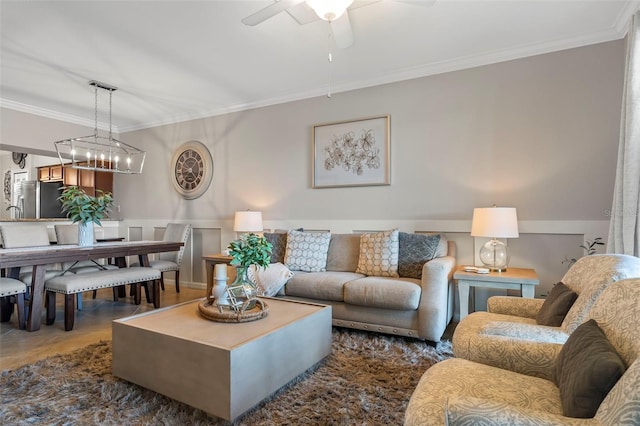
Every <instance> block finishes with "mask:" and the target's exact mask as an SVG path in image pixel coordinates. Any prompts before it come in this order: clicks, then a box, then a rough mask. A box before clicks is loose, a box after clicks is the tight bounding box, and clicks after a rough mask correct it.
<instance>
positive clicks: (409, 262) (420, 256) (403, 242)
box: [398, 232, 440, 279]
mask: <svg viewBox="0 0 640 426" xmlns="http://www.w3.org/2000/svg"><path fill="white" fill-rule="evenodd" d="M398 240H399V244H398V245H399V249H398V253H399V254H398V274H399V275H400V276H401V277H407V278H417V279H421V278H422V266H423V265H424V264H425V263H426V262H428V261H430V260H431V259H433V258H434V257H435V256H436V252H437V250H438V244H439V243H440V235H437V234H436V235H421V234H407V233H406V232H400V233H399V238H398Z"/></svg>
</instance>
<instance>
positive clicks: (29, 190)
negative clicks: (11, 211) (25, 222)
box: [18, 180, 65, 219]
mask: <svg viewBox="0 0 640 426" xmlns="http://www.w3.org/2000/svg"><path fill="white" fill-rule="evenodd" d="M63 185H64V184H63V183H62V182H38V181H35V180H29V181H25V182H22V190H21V195H20V202H19V204H18V205H19V206H20V208H21V209H22V211H23V212H24V217H25V218H38V219H40V218H47V219H48V218H59V217H65V215H64V214H63V213H62V204H61V203H60V201H58V197H59V196H60V188H61V187H62V186H63Z"/></svg>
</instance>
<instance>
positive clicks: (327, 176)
mask: <svg viewBox="0 0 640 426" xmlns="http://www.w3.org/2000/svg"><path fill="white" fill-rule="evenodd" d="M389 121H390V117H389V116H388V115H383V116H379V117H369V118H362V119H358V120H350V121H338V122H334V123H325V124H317V125H315V126H313V130H312V136H311V138H312V141H313V171H312V186H313V188H336V187H343V186H372V185H390V184H391V171H390V164H391V158H390V156H391V150H390V123H389Z"/></svg>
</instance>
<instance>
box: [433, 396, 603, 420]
mask: <svg viewBox="0 0 640 426" xmlns="http://www.w3.org/2000/svg"><path fill="white" fill-rule="evenodd" d="M446 404H447V405H446V407H445V416H446V423H445V424H447V425H449V426H454V425H469V424H483V425H500V426H501V425H520V426H529V425H530V426H560V425H563V426H588V425H593V426H595V425H600V424H601V423H600V421H598V420H596V419H594V418H591V419H576V418H572V417H565V416H563V415H560V414H551V413H547V412H544V411H539V410H533V409H530V408H522V407H516V406H514V405H510V404H508V403H505V402H496V401H487V400H485V399H481V398H473V397H468V396H459V397H455V396H454V397H450V398H448V399H447V403H446Z"/></svg>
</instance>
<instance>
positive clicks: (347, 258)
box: [327, 234, 360, 272]
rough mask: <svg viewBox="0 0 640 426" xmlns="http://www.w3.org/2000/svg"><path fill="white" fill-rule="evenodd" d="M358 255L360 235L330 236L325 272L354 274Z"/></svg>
mask: <svg viewBox="0 0 640 426" xmlns="http://www.w3.org/2000/svg"><path fill="white" fill-rule="evenodd" d="M359 255H360V234H332V235H331V241H330V242H329V252H328V254H327V271H341V272H355V270H356V268H357V267H358V257H359Z"/></svg>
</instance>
